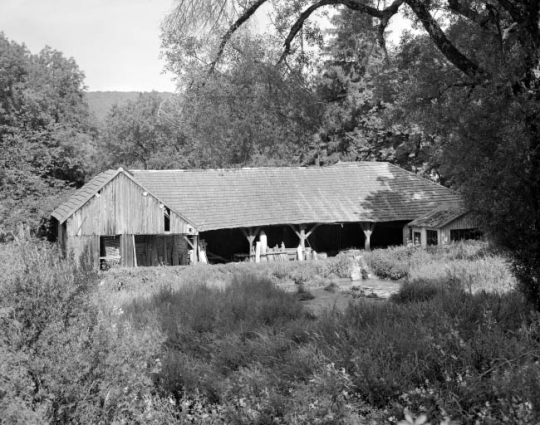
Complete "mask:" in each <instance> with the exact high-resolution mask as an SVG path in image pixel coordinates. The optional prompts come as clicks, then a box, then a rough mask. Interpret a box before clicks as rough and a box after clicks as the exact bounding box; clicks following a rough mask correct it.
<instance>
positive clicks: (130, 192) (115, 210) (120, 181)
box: [52, 168, 197, 267]
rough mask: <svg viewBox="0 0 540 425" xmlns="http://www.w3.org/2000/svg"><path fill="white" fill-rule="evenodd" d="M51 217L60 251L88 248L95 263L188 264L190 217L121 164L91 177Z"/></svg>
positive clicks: (78, 251)
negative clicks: (114, 168)
mask: <svg viewBox="0 0 540 425" xmlns="http://www.w3.org/2000/svg"><path fill="white" fill-rule="evenodd" d="M52 215H53V217H54V218H55V219H56V220H58V241H59V243H60V244H61V246H62V247H63V248H64V250H65V251H66V252H67V251H73V253H74V254H75V256H80V255H81V254H82V253H83V251H84V250H85V249H89V250H90V253H91V255H92V256H93V258H94V263H95V264H96V266H97V265H99V264H100V262H101V263H102V262H107V263H109V264H111V263H112V264H114V263H118V264H119V265H122V266H124V267H132V266H137V265H156V266H157V265H159V264H163V263H168V264H186V263H187V259H186V258H185V256H186V255H187V253H188V248H187V245H189V244H190V243H191V244H193V241H194V240H195V241H196V238H197V231H196V230H195V228H194V227H193V225H192V224H190V222H189V220H187V219H185V218H184V217H183V216H182V215H180V214H179V213H178V212H176V211H175V210H174V209H172V208H171V207H170V206H169V205H168V204H167V203H165V202H164V201H162V200H161V199H160V198H159V197H157V196H156V195H155V194H153V193H150V192H149V191H148V190H147V189H146V188H144V187H143V186H142V185H141V184H140V183H139V182H138V181H136V180H135V179H134V178H133V175H132V174H131V173H129V172H127V171H125V170H123V169H122V168H119V169H118V170H109V171H105V172H104V173H101V174H99V175H98V176H96V177H94V178H93V179H92V180H91V181H90V182H88V183H87V184H86V185H84V186H83V187H82V188H81V189H79V190H78V191H77V192H75V194H74V195H73V196H72V197H71V198H70V199H69V200H68V201H67V202H65V203H64V204H62V205H61V206H60V207H58V208H57V209H56V210H54V212H53V214H52ZM189 238H191V240H192V241H190V240H189Z"/></svg>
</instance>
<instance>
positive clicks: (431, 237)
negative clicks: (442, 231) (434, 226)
mask: <svg viewBox="0 0 540 425" xmlns="http://www.w3.org/2000/svg"><path fill="white" fill-rule="evenodd" d="M426 238H427V244H428V246H433V245H439V237H438V234H437V231H436V230H426Z"/></svg>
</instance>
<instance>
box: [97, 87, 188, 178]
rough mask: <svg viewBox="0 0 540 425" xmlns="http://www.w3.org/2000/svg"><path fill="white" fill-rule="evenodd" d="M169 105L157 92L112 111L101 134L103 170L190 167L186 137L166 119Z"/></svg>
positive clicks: (142, 96) (142, 95)
mask: <svg viewBox="0 0 540 425" xmlns="http://www.w3.org/2000/svg"><path fill="white" fill-rule="evenodd" d="M167 102H168V100H167V99H164V98H162V96H160V95H159V93H157V92H151V93H141V94H140V95H139V98H138V99H137V100H136V101H128V102H126V103H125V104H123V105H114V106H113V107H112V108H111V110H110V111H109V114H108V115H107V117H106V119H105V124H104V126H103V128H102V131H101V138H100V146H101V147H102V148H103V149H102V156H103V158H102V162H103V166H102V168H111V167H112V168H114V167H118V166H120V165H123V166H125V167H131V168H143V169H148V168H151V169H166V168H184V167H186V166H189V163H188V161H187V159H186V157H185V152H184V144H185V137H184V135H183V134H182V133H181V132H180V131H178V130H177V129H176V126H174V125H172V123H170V122H168V121H167V120H166V119H164V118H166V117H167V112H166V109H167Z"/></svg>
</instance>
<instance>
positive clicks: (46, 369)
mask: <svg viewBox="0 0 540 425" xmlns="http://www.w3.org/2000/svg"><path fill="white" fill-rule="evenodd" d="M59 254H60V253H59V252H58V250H57V249H56V248H54V247H53V246H51V245H49V244H47V243H43V242H38V241H32V240H23V241H20V242H17V243H10V244H7V245H0V264H1V266H0V267H2V275H3V279H2V281H1V285H0V358H1V359H2V361H0V418H2V419H1V420H0V421H2V423H4V421H6V423H10V424H11V423H13V424H17V423H88V424H90V423H104V422H114V421H118V422H122V421H123V422H130V423H142V422H145V423H146V422H151V420H150V419H151V418H150V417H149V416H148V415H150V416H152V415H153V416H154V417H155V418H158V419H159V420H158V419H156V420H157V421H158V423H159V421H161V420H162V419H164V418H165V420H166V417H167V411H166V410H164V411H163V413H162V412H160V411H159V410H155V409H154V408H153V407H152V406H153V404H152V403H150V404H148V403H149V402H150V401H151V400H152V397H153V396H152V389H153V388H152V387H153V383H152V380H151V379H150V373H151V372H152V371H153V370H155V369H156V367H157V365H156V363H155V355H156V354H157V353H158V352H159V348H160V344H161V337H160V334H159V333H158V332H155V331H152V332H149V331H148V329H147V328H146V329H140V330H137V331H135V330H134V329H133V327H132V326H131V325H130V324H129V323H124V324H120V323H117V317H116V316H117V314H111V313H112V312H107V311H103V310H100V309H99V308H98V306H97V305H96V303H95V302H94V301H95V300H94V295H95V293H94V288H95V284H96V282H97V279H96V278H97V276H96V274H95V273H94V272H93V271H92V270H91V263H90V262H88V261H84V260H83V261H82V262H81V263H80V264H76V263H74V262H73V260H72V259H61V258H60V255H59ZM13 260H16V261H13ZM158 404H159V403H158Z"/></svg>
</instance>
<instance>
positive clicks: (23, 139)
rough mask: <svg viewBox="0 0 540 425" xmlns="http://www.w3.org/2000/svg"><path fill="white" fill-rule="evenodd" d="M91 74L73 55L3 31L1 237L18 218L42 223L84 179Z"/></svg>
mask: <svg viewBox="0 0 540 425" xmlns="http://www.w3.org/2000/svg"><path fill="white" fill-rule="evenodd" d="M83 81H84V74H83V73H82V72H81V71H80V70H79V68H78V66H77V64H76V63H75V61H74V60H73V59H66V58H65V57H64V56H63V55H62V54H61V53H60V52H58V51H56V50H53V49H50V48H48V47H47V48H45V49H43V50H42V51H41V52H39V53H38V54H36V55H34V54H31V53H30V52H29V51H28V49H27V48H26V47H25V46H24V45H19V44H17V43H15V42H13V41H10V40H9V39H8V38H6V36H4V34H2V33H0V201H1V202H0V205H1V207H0V239H2V238H5V237H6V235H7V233H8V232H10V231H11V230H12V229H13V227H14V226H15V225H16V224H17V223H21V222H22V223H26V224H28V225H30V226H32V227H33V228H37V227H38V224H39V222H40V220H41V218H42V217H43V216H45V215H46V214H47V212H50V211H52V208H53V206H54V204H55V202H57V201H56V199H57V198H58V197H59V196H61V195H62V193H63V189H65V188H66V187H69V186H79V185H81V184H82V183H83V182H84V179H85V176H86V172H87V171H86V165H87V164H88V163H89V160H88V158H89V157H90V156H91V155H92V145H91V143H90V141H91V137H90V135H91V133H92V131H93V130H92V126H91V123H90V121H89V115H88V109H87V106H86V104H85V102H84V98H83V93H84V85H83Z"/></svg>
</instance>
